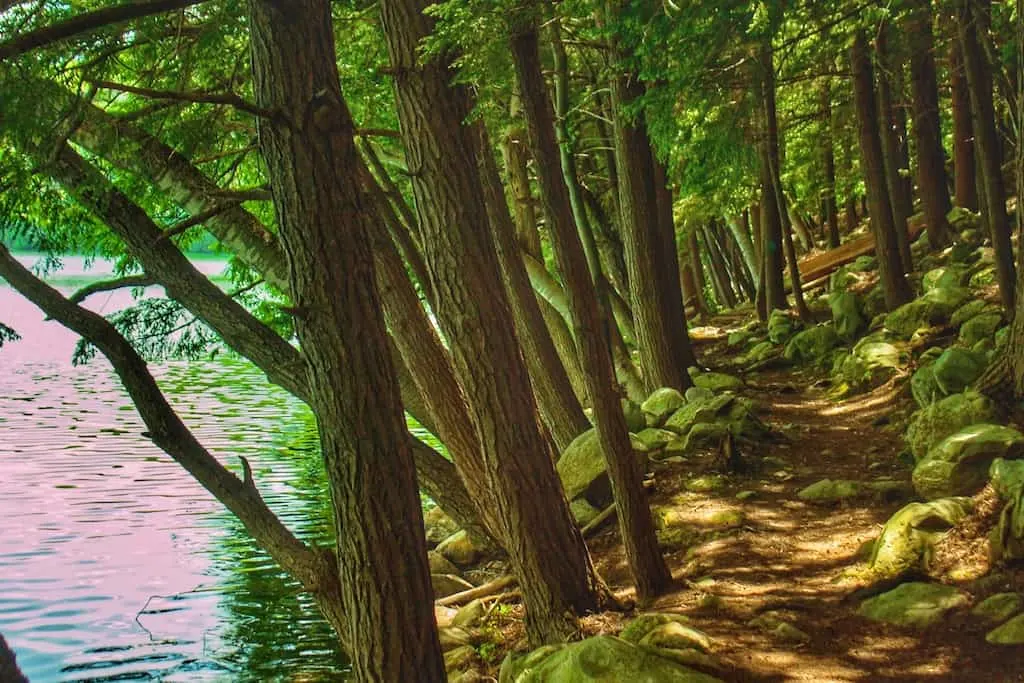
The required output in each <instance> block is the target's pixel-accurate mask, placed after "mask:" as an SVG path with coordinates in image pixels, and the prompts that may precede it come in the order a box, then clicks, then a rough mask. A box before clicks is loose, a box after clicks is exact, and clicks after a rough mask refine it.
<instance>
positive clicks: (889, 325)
mask: <svg viewBox="0 0 1024 683" xmlns="http://www.w3.org/2000/svg"><path fill="white" fill-rule="evenodd" d="M972 296H973V295H972V293H971V290H969V289H967V288H966V287H941V288H937V289H933V290H931V291H929V292H927V293H926V294H925V295H924V296H922V297H921V298H919V299H915V300H914V301H911V302H909V303H906V304H903V305H902V306H900V307H899V308H897V309H895V310H894V311H892V312H891V313H889V314H888V315H887V316H885V328H886V329H887V330H889V331H890V332H892V333H893V334H896V335H898V336H900V337H902V338H904V339H910V338H911V337H913V336H914V333H915V332H917V331H918V330H920V329H924V328H928V327H932V326H933V325H937V324H940V323H942V322H945V321H948V320H949V317H950V316H951V315H952V314H953V312H954V311H955V310H956V309H957V308H959V307H960V306H962V305H963V304H964V303H966V302H967V301H968V300H969V299H971V297H972Z"/></svg>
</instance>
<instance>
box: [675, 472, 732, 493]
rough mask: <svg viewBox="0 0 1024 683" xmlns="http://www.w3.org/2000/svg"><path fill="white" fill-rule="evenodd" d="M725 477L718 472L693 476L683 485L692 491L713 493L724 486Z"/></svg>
mask: <svg viewBox="0 0 1024 683" xmlns="http://www.w3.org/2000/svg"><path fill="white" fill-rule="evenodd" d="M725 483H726V482H725V477H723V476H722V475H720V474H705V475H703V476H700V477H694V478H693V479H690V480H689V481H687V482H686V483H685V484H684V485H683V486H684V487H685V488H686V490H687V491H692V492H693V493H715V492H717V491H721V490H722V489H724V488H725Z"/></svg>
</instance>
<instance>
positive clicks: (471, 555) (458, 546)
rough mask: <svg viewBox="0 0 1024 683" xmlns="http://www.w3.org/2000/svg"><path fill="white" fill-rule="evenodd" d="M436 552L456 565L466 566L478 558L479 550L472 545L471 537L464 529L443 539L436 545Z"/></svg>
mask: <svg viewBox="0 0 1024 683" xmlns="http://www.w3.org/2000/svg"><path fill="white" fill-rule="evenodd" d="M437 552H439V553H440V554H441V555H443V556H444V557H445V559H447V560H448V561H449V562H451V563H452V564H454V565H456V566H458V567H468V566H470V565H471V564H473V563H474V562H476V561H477V560H478V559H480V554H481V551H480V549H479V548H477V547H476V546H475V545H473V539H471V538H470V537H469V534H467V533H466V532H465V531H459V532H456V533H454V534H452V535H451V536H449V537H448V538H446V539H444V540H443V541H442V542H441V544H440V545H438V546H437Z"/></svg>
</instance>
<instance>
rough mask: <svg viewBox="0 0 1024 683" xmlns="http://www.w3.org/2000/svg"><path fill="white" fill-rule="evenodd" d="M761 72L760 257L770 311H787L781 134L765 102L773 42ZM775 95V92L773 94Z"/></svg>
mask: <svg viewBox="0 0 1024 683" xmlns="http://www.w3.org/2000/svg"><path fill="white" fill-rule="evenodd" d="M758 68H759V70H760V71H759V73H758V74H757V76H756V79H755V80H756V90H757V98H758V106H759V109H760V111H761V117H760V118H761V120H762V121H763V122H764V125H763V130H762V135H763V137H762V140H761V142H760V145H759V157H760V181H761V260H762V268H763V269H764V288H763V289H764V293H765V307H766V311H767V312H769V313H770V312H771V311H773V310H775V309H782V310H785V309H787V308H788V307H789V305H788V303H787V302H786V285H785V282H784V280H783V273H782V269H783V252H782V250H783V243H782V241H783V237H782V212H783V211H784V210H785V209H784V207H781V206H780V205H779V196H778V194H777V193H776V192H775V179H774V171H773V168H775V167H776V165H777V159H778V153H779V150H778V137H777V133H778V131H777V130H776V131H775V132H776V136H775V137H773V136H772V135H771V132H770V130H769V124H768V121H767V113H766V108H765V107H766V103H767V97H768V91H769V88H770V87H771V88H774V83H775V72H774V67H773V64H772V58H771V45H770V44H768V43H766V44H765V45H763V46H762V48H761V51H760V54H759V60H758ZM772 97H773V98H774V93H773V94H772Z"/></svg>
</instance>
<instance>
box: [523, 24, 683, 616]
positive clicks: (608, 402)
mask: <svg viewBox="0 0 1024 683" xmlns="http://www.w3.org/2000/svg"><path fill="white" fill-rule="evenodd" d="M511 48H512V58H513V62H514V64H515V68H516V76H517V81H518V84H519V92H520V93H521V96H522V98H523V110H524V112H525V113H526V120H527V123H528V130H529V137H530V144H531V147H532V148H533V154H534V158H535V159H536V160H537V161H538V163H537V179H538V181H539V184H540V188H541V198H542V199H543V201H544V205H545V207H546V209H547V212H548V216H549V217H550V218H551V230H550V232H551V237H552V240H553V241H554V243H555V254H556V257H557V259H558V267H559V270H560V271H561V273H562V277H563V279H564V280H565V288H566V292H567V293H568V294H569V298H570V301H571V305H570V309H571V310H572V319H573V331H574V332H575V337H576V345H577V348H578V349H579V353H580V358H581V359H582V360H583V363H584V366H585V367H586V380H587V391H588V393H589V394H590V397H591V400H592V401H593V408H594V424H595V427H596V428H597V435H598V441H599V443H600V444H601V450H603V451H604V456H605V461H606V462H607V464H608V477H609V479H610V480H611V484H612V491H613V493H614V496H615V504H616V507H617V509H618V519H619V530H620V533H621V536H622V541H623V545H624V546H625V550H626V561H627V562H628V563H629V568H630V571H631V572H632V574H633V580H634V582H635V583H636V592H637V597H638V598H639V599H640V600H641V601H643V602H646V601H648V600H650V599H651V598H653V597H655V596H657V595H659V594H661V593H663V592H664V591H665V589H666V588H667V587H668V586H669V584H670V583H671V581H672V575H671V573H670V572H669V570H668V565H666V564H665V560H664V558H663V557H662V556H661V551H660V550H659V549H658V539H657V537H656V536H655V533H654V522H653V519H652V517H651V510H650V507H649V505H648V503H647V494H646V493H645V492H644V489H643V486H642V479H643V472H642V471H641V470H640V463H639V461H638V460H637V458H636V456H635V455H634V454H633V448H632V446H631V445H630V440H629V431H628V430H627V428H626V418H625V416H624V415H623V412H622V405H621V402H620V397H619V390H618V387H617V386H616V381H615V371H614V368H613V367H612V356H611V349H610V348H609V345H608V334H607V332H606V331H605V330H604V329H603V328H604V327H605V325H608V324H609V321H607V320H605V319H602V316H601V310H600V308H599V306H598V302H597V294H596V290H595V287H594V284H593V283H594V279H595V278H600V277H601V275H600V272H596V273H595V272H594V271H593V270H592V268H593V265H594V264H589V266H588V263H587V256H586V255H585V253H584V249H583V244H582V241H581V240H580V238H579V234H578V233H577V230H576V226H575V225H574V224H573V216H572V212H571V209H570V192H569V188H568V187H567V185H566V182H565V178H564V176H562V175H561V174H559V173H558V170H557V168H556V167H554V164H553V163H552V162H553V161H554V159H553V158H552V157H554V156H555V154H556V147H557V142H556V140H555V133H554V128H555V122H554V114H553V112H552V109H551V104H550V102H549V101H548V99H547V97H546V95H545V93H544V81H543V76H542V75H541V68H540V54H539V51H538V47H537V32H536V27H535V25H534V24H533V23H532V22H529V23H527V25H526V26H525V27H524V28H523V30H521V32H519V33H518V34H516V35H513V36H512V39H511ZM563 162H564V159H563ZM593 257H595V258H596V254H593ZM680 305H681V302H680Z"/></svg>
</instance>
